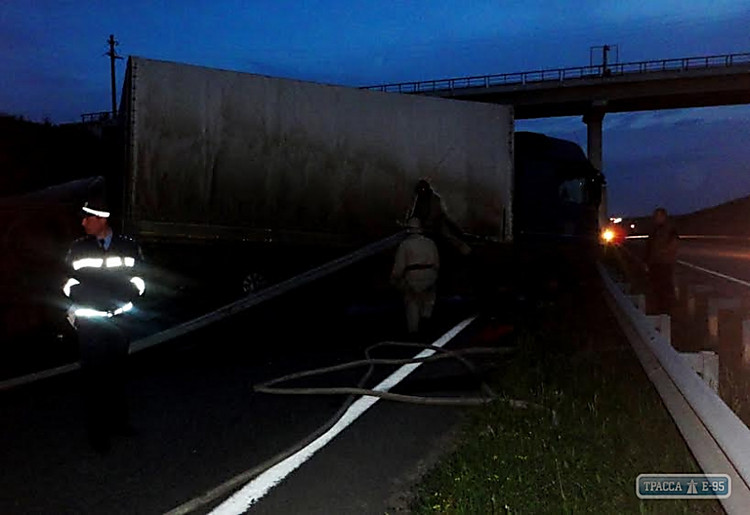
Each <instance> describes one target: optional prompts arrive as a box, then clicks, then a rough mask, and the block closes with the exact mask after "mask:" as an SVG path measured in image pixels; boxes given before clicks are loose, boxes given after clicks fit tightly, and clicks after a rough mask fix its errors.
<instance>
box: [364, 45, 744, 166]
mask: <svg viewBox="0 0 750 515" xmlns="http://www.w3.org/2000/svg"><path fill="white" fill-rule="evenodd" d="M363 89H369V90H375V91H384V92H395V93H407V94H419V95H430V96H438V97H443V98H452V99H457V100H469V101H476V102H487V103H496V104H509V105H513V106H514V108H515V113H516V118H518V119H530V118H547V117H556V116H582V117H583V121H584V123H586V125H587V127H588V138H587V139H588V156H589V159H590V160H591V162H592V164H593V165H594V166H596V167H597V168H598V169H600V170H601V169H602V164H603V161H602V122H603V120H604V115H605V114H606V113H620V112H632V111H654V110H661V109H677V108H687V107H709V106H721V105H736V104H750V53H740V54H726V55H711V56H702V57H685V58H678V59H662V60H654V61H638V62H628V63H611V64H601V65H593V66H578V67H573V68H556V69H545V70H535V71H527V72H518V73H503V74H494V75H480V76H472V77H461V78H452V79H440V80H427V81H415V82H402V83H395V84H384V85H378V86H368V87H366V88H363Z"/></svg>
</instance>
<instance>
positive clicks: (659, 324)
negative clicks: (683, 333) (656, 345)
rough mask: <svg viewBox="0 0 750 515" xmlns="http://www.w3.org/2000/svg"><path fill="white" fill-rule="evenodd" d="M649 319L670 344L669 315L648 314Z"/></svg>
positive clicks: (670, 326)
mask: <svg viewBox="0 0 750 515" xmlns="http://www.w3.org/2000/svg"><path fill="white" fill-rule="evenodd" d="M647 318H648V319H649V321H650V322H651V323H652V324H654V328H655V329H656V330H657V331H659V333H660V334H661V335H662V336H663V337H664V339H665V340H667V343H669V344H670V345H672V319H671V317H670V316H669V315H664V314H661V315H649V316H648V317H647Z"/></svg>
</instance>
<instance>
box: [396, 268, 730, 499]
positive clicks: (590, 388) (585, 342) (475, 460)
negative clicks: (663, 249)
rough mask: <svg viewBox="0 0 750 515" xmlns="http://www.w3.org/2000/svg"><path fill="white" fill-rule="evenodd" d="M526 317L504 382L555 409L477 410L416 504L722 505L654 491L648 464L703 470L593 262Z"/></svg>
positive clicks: (654, 468)
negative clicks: (647, 491)
mask: <svg viewBox="0 0 750 515" xmlns="http://www.w3.org/2000/svg"><path fill="white" fill-rule="evenodd" d="M568 283H569V284H570V287H569V288H567V289H566V290H567V291H561V292H558V293H557V294H556V296H555V299H554V300H553V301H550V302H547V303H545V304H544V305H543V307H538V308H536V309H534V310H533V311H532V312H531V313H527V314H525V315H524V316H523V317H521V320H519V323H518V324H517V327H518V329H517V333H518V334H517V336H516V339H517V345H518V347H519V351H518V352H517V354H516V355H515V356H514V357H513V358H512V359H511V360H510V361H508V362H506V363H505V364H504V365H503V366H502V369H500V370H498V371H497V372H496V373H495V375H494V377H493V378H492V382H493V383H494V384H493V386H494V387H495V389H496V391H498V392H502V393H503V394H505V395H507V396H508V397H511V398H516V399H524V400H528V401H532V402H535V403H538V404H541V405H543V406H546V407H548V408H550V409H553V410H554V411H555V413H556V417H555V418H556V423H553V420H552V417H551V416H550V415H549V414H547V413H541V412H539V411H533V410H523V409H512V408H508V407H506V406H504V405H501V404H499V403H496V404H494V405H492V406H489V407H486V408H478V409H476V410H475V411H474V413H473V414H472V416H471V417H470V421H469V422H468V423H467V425H466V427H465V428H464V429H463V431H462V433H461V436H460V437H459V442H458V444H457V447H456V449H455V450H454V451H452V452H451V453H450V454H448V455H446V456H445V457H444V458H443V460H442V461H441V462H440V463H439V464H438V465H437V466H436V467H435V468H434V469H433V470H432V471H431V472H430V473H428V474H427V476H425V478H424V479H423V482H422V483H421V484H420V485H419V486H418V487H417V489H416V492H415V500H414V502H413V503H412V506H411V509H412V511H413V512H414V513H418V514H422V513H471V514H475V513H477V514H479V513H481V514H485V513H487V514H494V513H601V514H607V513H613V514H620V513H723V510H722V508H721V505H720V504H719V503H718V501H713V500H691V501H673V500H648V501H641V500H640V499H638V498H637V496H636V494H635V479H636V477H637V476H638V474H641V473H658V472H662V473H691V472H700V469H699V467H698V465H697V463H696V462H695V460H694V459H693V457H692V455H691V453H690V451H689V449H688V448H687V446H686V444H685V443H684V441H683V439H682V437H681V435H680V434H679V432H678V430H677V428H676V426H675V425H674V423H673V421H672V419H671V418H670V417H669V414H668V412H667V411H666V409H665V407H664V406H663V404H662V402H661V399H660V398H659V396H658V394H657V392H656V390H655V389H654V388H653V386H652V385H651V383H650V381H649V380H648V378H647V377H646V375H645V373H644V372H643V369H642V368H641V365H640V362H639V361H638V360H637V358H636V356H635V354H634V353H633V352H632V350H631V348H630V346H629V344H628V342H627V341H626V340H625V338H624V337H623V336H622V335H621V334H620V333H619V330H618V328H617V322H616V321H615V319H614V318H613V316H612V315H611V313H609V311H608V309H607V307H606V305H605V304H604V299H603V297H602V295H603V293H602V291H601V288H600V287H599V282H598V278H597V277H596V276H595V275H594V272H593V270H591V269H588V271H587V272H585V273H583V275H581V276H580V277H576V278H575V279H574V280H570V279H569V282H568Z"/></svg>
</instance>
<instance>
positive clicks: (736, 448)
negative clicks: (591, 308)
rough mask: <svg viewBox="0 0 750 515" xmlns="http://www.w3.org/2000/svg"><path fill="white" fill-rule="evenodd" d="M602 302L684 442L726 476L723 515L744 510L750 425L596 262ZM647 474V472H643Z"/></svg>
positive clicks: (749, 481) (748, 504)
mask: <svg viewBox="0 0 750 515" xmlns="http://www.w3.org/2000/svg"><path fill="white" fill-rule="evenodd" d="M597 267H598V269H599V273H600V275H601V277H602V281H603V283H604V286H605V290H606V293H607V295H606V301H607V303H608V304H609V306H610V308H611V309H612V312H613V313H614V315H615V317H616V318H617V321H618V323H619V325H620V328H621V329H622V331H623V333H624V334H625V336H626V337H627V338H628V340H629V341H630V344H631V345H632V347H633V349H634V350H635V353H636V355H637V356H638V359H639V360H640V361H641V364H642V365H643V369H644V371H645V372H646V375H647V376H648V378H649V379H650V380H651V382H652V383H653V384H654V386H655V387H656V390H657V392H658V393H659V395H660V396H661V398H662V400H663V401H664V404H665V405H666V407H667V409H668V410H669V413H670V414H671V416H672V418H673V419H674V421H675V423H676V424H677V427H678V429H679V430H680V433H681V434H682V436H683V438H684V439H685V442H686V443H687V445H688V447H689V448H690V450H691V452H692V453H693V455H694V456H695V458H696V460H697V461H698V464H699V465H700V466H701V468H702V469H703V471H704V472H706V473H717V474H718V473H721V474H728V475H729V476H730V478H731V481H732V490H731V492H732V495H731V497H729V498H727V499H720V501H721V503H722V505H723V506H724V509H725V510H726V511H727V513H730V514H734V513H738V514H740V513H741V514H745V513H747V512H748V509H749V508H750V429H748V427H747V426H746V425H745V424H744V423H743V422H742V420H740V418H739V417H738V416H737V415H736V414H735V413H734V412H733V411H732V410H731V409H730V408H729V406H727V405H726V404H725V403H724V401H723V400H722V399H721V398H720V397H719V396H718V394H717V393H716V392H714V391H713V390H712V389H711V388H710V387H709V385H708V384H707V383H706V382H705V381H703V380H702V379H701V378H700V377H699V376H698V374H696V373H695V372H694V371H693V370H692V369H691V368H690V366H689V364H688V363H687V361H686V360H685V359H684V358H683V357H682V356H680V354H679V353H678V352H677V351H676V350H675V349H674V348H673V347H672V346H671V345H670V344H669V343H668V342H667V340H666V339H665V337H664V335H662V334H660V333H659V332H658V331H657V330H656V328H655V327H654V325H653V323H652V321H651V320H649V319H648V318H647V316H646V315H645V314H644V313H643V312H642V311H640V310H639V309H638V308H636V306H635V305H634V304H633V302H632V301H631V300H630V299H629V298H628V297H627V296H626V295H625V293H624V292H622V291H621V290H620V288H619V287H618V286H617V284H616V283H615V282H614V281H613V280H612V278H611V277H610V276H609V273H608V272H607V271H606V270H605V268H604V267H603V266H602V265H601V264H597ZM644 472H651V471H644Z"/></svg>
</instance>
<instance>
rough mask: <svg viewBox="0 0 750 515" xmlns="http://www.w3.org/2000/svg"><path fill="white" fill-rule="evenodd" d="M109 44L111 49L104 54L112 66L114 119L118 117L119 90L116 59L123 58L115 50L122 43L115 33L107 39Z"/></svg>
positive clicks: (110, 66)
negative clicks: (116, 76)
mask: <svg viewBox="0 0 750 515" xmlns="http://www.w3.org/2000/svg"><path fill="white" fill-rule="evenodd" d="M107 43H108V44H109V51H108V52H107V53H106V54H104V55H106V56H109V68H110V75H111V77H112V119H113V120H114V119H115V118H117V90H116V89H115V60H116V59H122V57H120V56H119V55H117V52H116V51H115V47H116V46H117V45H119V44H120V42H119V41H115V36H114V34H110V35H109V40H108V41H107Z"/></svg>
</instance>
